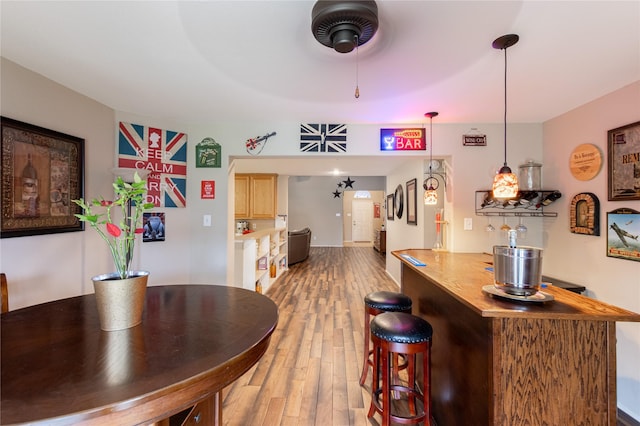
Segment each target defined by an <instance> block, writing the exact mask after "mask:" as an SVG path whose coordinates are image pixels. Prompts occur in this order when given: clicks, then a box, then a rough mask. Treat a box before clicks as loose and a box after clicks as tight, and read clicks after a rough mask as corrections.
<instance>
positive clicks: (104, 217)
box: [73, 172, 154, 331]
mask: <svg viewBox="0 0 640 426" xmlns="http://www.w3.org/2000/svg"><path fill="white" fill-rule="evenodd" d="M146 186H147V182H146V180H144V179H142V178H141V177H140V176H139V175H138V173H137V172H136V173H135V174H134V176H133V181H132V182H126V181H125V180H124V179H123V178H122V177H121V176H118V177H117V178H116V180H115V182H114V183H113V190H114V193H115V199H114V200H113V201H108V200H105V199H104V198H102V197H101V198H99V199H98V198H94V199H93V200H92V201H91V202H87V201H85V200H84V199H79V200H73V202H74V203H76V204H77V205H78V206H80V207H81V208H82V210H83V213H82V214H75V216H76V217H77V218H78V219H79V220H80V221H82V222H86V223H88V224H89V225H90V226H91V228H93V229H95V230H96V232H98V235H100V237H101V238H102V239H103V240H104V241H105V242H106V243H107V246H108V247H109V250H110V252H111V256H112V258H113V263H114V265H115V268H116V272H113V273H108V274H102V275H98V276H95V277H93V278H91V280H92V281H93V285H94V289H95V293H96V303H97V306H98V315H99V317H100V327H101V328H102V329H103V330H107V331H111V330H122V329H125V328H129V327H133V326H135V325H137V324H139V323H140V322H141V321H142V311H143V309H144V298H145V294H146V288H147V278H148V276H149V272H147V271H132V270H131V261H132V260H133V249H134V246H135V241H136V235H137V234H141V233H142V223H141V222H142V217H143V213H144V211H145V210H148V209H150V208H152V207H153V206H154V205H153V203H147V202H146V192H147V190H146Z"/></svg>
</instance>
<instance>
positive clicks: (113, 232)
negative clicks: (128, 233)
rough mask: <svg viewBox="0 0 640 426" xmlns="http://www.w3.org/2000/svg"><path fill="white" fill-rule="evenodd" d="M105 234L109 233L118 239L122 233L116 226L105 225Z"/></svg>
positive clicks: (111, 224)
mask: <svg viewBox="0 0 640 426" xmlns="http://www.w3.org/2000/svg"><path fill="white" fill-rule="evenodd" d="M107 232H109V234H111V235H113V236H114V237H116V238H118V237H119V236H120V234H121V233H122V231H121V230H120V228H118V226H117V225H114V224H113V223H107Z"/></svg>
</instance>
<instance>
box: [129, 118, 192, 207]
mask: <svg viewBox="0 0 640 426" xmlns="http://www.w3.org/2000/svg"><path fill="white" fill-rule="evenodd" d="M118 167H126V168H130V169H144V170H147V171H149V175H148V177H147V200H148V202H153V204H154V205H155V206H156V207H186V205H187V135H186V134H185V133H180V132H174V131H171V130H162V129H157V128H154V127H147V126H142V125H139V124H131V123H123V122H120V125H119V130H118Z"/></svg>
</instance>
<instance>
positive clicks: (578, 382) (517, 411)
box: [392, 249, 640, 425]
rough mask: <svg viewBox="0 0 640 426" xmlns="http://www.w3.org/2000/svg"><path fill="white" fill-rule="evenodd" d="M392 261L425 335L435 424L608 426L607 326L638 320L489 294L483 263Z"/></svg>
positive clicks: (583, 301)
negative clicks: (428, 329)
mask: <svg viewBox="0 0 640 426" xmlns="http://www.w3.org/2000/svg"><path fill="white" fill-rule="evenodd" d="M392 254H393V255H394V256H395V257H396V258H398V259H399V260H400V262H401V264H402V269H401V272H402V278H401V285H402V291H403V293H405V294H406V295H408V296H409V297H411V298H412V300H413V314H414V315H418V316H421V317H423V318H424V319H426V320H427V321H429V322H430V323H431V325H432V326H433V330H434V332H433V342H432V354H431V356H432V358H431V374H432V379H431V380H432V382H431V386H432V388H431V389H432V390H431V398H432V408H433V417H434V418H435V420H436V422H437V423H438V424H439V425H467V424H473V425H517V424H529V425H544V424H599V425H606V424H609V425H615V424H616V336H615V323H616V321H630V322H640V315H638V314H637V313H634V312H630V311H627V310H624V309H621V308H618V307H616V306H612V305H609V304H606V303H602V302H599V301H597V300H594V299H590V298H587V297H585V296H582V295H580V294H576V293H573V292H570V291H568V290H564V289H562V288H559V287H554V286H549V287H546V288H544V289H542V291H543V292H544V293H546V294H550V295H552V296H553V300H551V301H547V302H544V303H539V302H531V301H524V302H523V301H511V300H506V299H502V298H496V297H494V296H491V295H488V294H486V293H484V292H483V291H482V287H484V286H486V285H492V284H493V272H492V271H491V270H487V268H491V266H492V264H493V256H492V255H489V254H483V253H448V252H438V251H432V250H423V249H408V250H398V251H393V252H392ZM403 254H408V255H410V256H412V257H414V258H416V259H418V260H420V261H422V262H423V263H425V264H426V266H415V265H413V264H412V263H411V262H409V261H408V260H406V259H404V258H403V257H402V256H401V255H403Z"/></svg>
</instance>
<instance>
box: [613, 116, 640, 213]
mask: <svg viewBox="0 0 640 426" xmlns="http://www.w3.org/2000/svg"><path fill="white" fill-rule="evenodd" d="M607 136H608V138H607V139H608V148H609V162H608V178H609V201H618V200H640V121H637V122H635V123H632V124H627V125H626V126H622V127H618V128H617V129H612V130H609V131H608V132H607Z"/></svg>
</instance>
